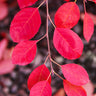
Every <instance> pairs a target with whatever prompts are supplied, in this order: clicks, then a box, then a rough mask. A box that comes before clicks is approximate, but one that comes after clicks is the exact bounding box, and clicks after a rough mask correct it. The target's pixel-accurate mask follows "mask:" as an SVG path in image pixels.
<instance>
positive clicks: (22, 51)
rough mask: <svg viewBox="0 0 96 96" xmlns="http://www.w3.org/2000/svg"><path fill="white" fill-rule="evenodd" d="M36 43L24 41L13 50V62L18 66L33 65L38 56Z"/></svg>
mask: <svg viewBox="0 0 96 96" xmlns="http://www.w3.org/2000/svg"><path fill="white" fill-rule="evenodd" d="M36 50H37V46H36V41H22V42H20V43H19V44H18V45H16V47H15V48H14V50H13V54H12V62H13V64H18V65H27V64H28V63H31V62H32V60H33V59H34V58H35V55H36Z"/></svg>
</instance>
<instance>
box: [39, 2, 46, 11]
mask: <svg viewBox="0 0 96 96" xmlns="http://www.w3.org/2000/svg"><path fill="white" fill-rule="evenodd" d="M45 1H46V0H44V1H43V2H42V3H41V4H40V5H39V6H38V7H37V8H38V9H39V8H40V7H41V6H42V5H43V4H44V3H45Z"/></svg>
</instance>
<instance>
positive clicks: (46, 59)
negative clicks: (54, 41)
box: [44, 54, 49, 64]
mask: <svg viewBox="0 0 96 96" xmlns="http://www.w3.org/2000/svg"><path fill="white" fill-rule="evenodd" d="M48 58H49V54H48V56H47V57H46V59H45V61H44V64H46V62H47V60H48Z"/></svg>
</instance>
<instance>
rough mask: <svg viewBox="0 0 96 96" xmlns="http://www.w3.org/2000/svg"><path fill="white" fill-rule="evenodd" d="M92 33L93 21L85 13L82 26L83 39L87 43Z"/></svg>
mask: <svg viewBox="0 0 96 96" xmlns="http://www.w3.org/2000/svg"><path fill="white" fill-rule="evenodd" d="M93 32H94V23H93V20H92V19H91V17H90V15H89V14H88V13H86V12H85V16H84V25H83V35H84V38H85V39H86V40H87V42H89V40H90V38H91V36H92V34H93Z"/></svg>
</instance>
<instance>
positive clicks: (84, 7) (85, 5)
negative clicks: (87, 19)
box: [83, 0, 86, 13]
mask: <svg viewBox="0 0 96 96" xmlns="http://www.w3.org/2000/svg"><path fill="white" fill-rule="evenodd" d="M83 4H84V11H85V13H86V5H85V0H83Z"/></svg>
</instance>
